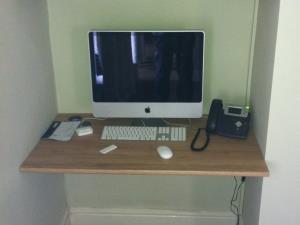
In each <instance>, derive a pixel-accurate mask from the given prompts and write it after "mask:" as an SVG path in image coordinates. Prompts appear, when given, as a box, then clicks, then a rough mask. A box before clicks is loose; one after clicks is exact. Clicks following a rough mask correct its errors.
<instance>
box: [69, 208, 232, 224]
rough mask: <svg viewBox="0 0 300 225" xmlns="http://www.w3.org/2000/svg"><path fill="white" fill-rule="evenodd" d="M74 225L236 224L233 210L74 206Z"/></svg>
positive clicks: (71, 213)
mask: <svg viewBox="0 0 300 225" xmlns="http://www.w3.org/2000/svg"><path fill="white" fill-rule="evenodd" d="M70 220H71V224H72V225H182V224H184V225H231V224H232V225H234V224H235V223H236V217H235V216H234V215H233V214H232V213H231V212H184V211H175V210H148V209H147V210H146V209H90V208H72V209H71V210H70Z"/></svg>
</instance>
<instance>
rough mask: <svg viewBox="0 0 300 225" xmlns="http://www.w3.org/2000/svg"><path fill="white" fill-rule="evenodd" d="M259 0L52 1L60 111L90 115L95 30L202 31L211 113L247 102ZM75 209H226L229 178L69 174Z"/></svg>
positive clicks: (69, 191) (70, 198) (207, 101)
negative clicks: (216, 105) (215, 107)
mask: <svg viewBox="0 0 300 225" xmlns="http://www.w3.org/2000/svg"><path fill="white" fill-rule="evenodd" d="M256 4H257V0H88V1H83V0H48V7H49V23H50V39H51V45H52V55H53V64H54V71H55V81H56V90H57V101H58V110H59V112H91V103H90V99H91V96H90V82H89V77H90V74H89V56H88V42H87V32H88V31H89V30H91V29H128V30H130V29H135V30H136V29H143V30H145V29H174V30H175V29H203V30H205V32H206V52H205V57H206V58H205V88H204V96H205V97H204V100H205V111H206V112H207V111H208V108H209V104H210V100H211V99H212V98H215V97H220V98H222V99H224V100H225V103H226V102H228V103H230V102H231V103H235V104H243V103H245V94H246V86H247V76H248V69H249V61H250V57H251V47H252V46H251V38H252V26H253V23H254V21H255V18H254V15H255V13H254V12H255V8H256ZM65 178H66V192H67V196H68V203H69V205H70V206H71V207H95V208H123V207H128V208H158V209H164V208H165V209H185V210H205V211H228V210H229V208H228V205H229V202H230V197H231V194H232V191H233V190H232V189H233V179H232V178H230V177H223V178H220V177H218V178H214V177H177V176H172V177H162V176H109V175H66V176H65Z"/></svg>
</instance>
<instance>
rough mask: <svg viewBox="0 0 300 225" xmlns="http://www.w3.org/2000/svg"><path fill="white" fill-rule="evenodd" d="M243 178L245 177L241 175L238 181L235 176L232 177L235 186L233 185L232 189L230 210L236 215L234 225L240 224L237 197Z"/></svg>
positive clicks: (238, 199) (243, 181) (238, 200)
mask: <svg viewBox="0 0 300 225" xmlns="http://www.w3.org/2000/svg"><path fill="white" fill-rule="evenodd" d="M245 180H246V177H241V181H240V183H238V180H237V178H236V177H234V181H235V186H234V191H233V194H232V198H231V201H230V210H231V212H232V213H233V214H234V215H236V217H237V219H236V225H240V216H241V214H240V198H239V196H240V191H241V187H242V186H243V184H244V183H245Z"/></svg>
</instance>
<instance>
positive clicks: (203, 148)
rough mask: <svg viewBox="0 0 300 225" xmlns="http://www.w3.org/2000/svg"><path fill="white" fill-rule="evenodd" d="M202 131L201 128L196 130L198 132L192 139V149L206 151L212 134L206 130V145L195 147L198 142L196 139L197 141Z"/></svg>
mask: <svg viewBox="0 0 300 225" xmlns="http://www.w3.org/2000/svg"><path fill="white" fill-rule="evenodd" d="M200 131H201V128H198V130H197V132H196V134H195V136H194V138H193V140H192V143H191V149H192V150H193V151H198V152H200V151H204V150H205V149H206V147H207V146H208V144H209V140H210V134H209V132H206V140H205V143H204V145H203V146H201V147H200V148H197V147H195V144H196V141H197V139H198V137H199V134H200Z"/></svg>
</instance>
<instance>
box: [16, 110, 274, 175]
mask: <svg viewBox="0 0 300 225" xmlns="http://www.w3.org/2000/svg"><path fill="white" fill-rule="evenodd" d="M69 116H70V115H69V114H61V115H59V116H58V117H57V120H66V118H68V117H69ZM85 116H86V115H85ZM90 121H91V123H92V126H93V128H94V134H93V135H88V136H82V137H78V136H76V135H74V137H73V139H72V140H71V141H68V142H59V141H53V140H41V141H40V142H39V143H38V144H37V146H36V147H35V148H34V149H33V151H32V152H31V153H30V155H29V156H28V157H27V159H26V160H25V161H24V162H23V164H22V165H21V167H20V170H21V171H24V172H39V173H80V174H144V175H197V176H257V177H262V176H268V175H269V171H268V168H267V166H266V163H265V161H264V159H263V157H262V154H261V152H260V150H259V147H258V144H257V142H256V139H255V137H254V135H253V134H252V133H251V134H250V135H249V137H248V139H247V140H237V139H229V138H225V137H220V136H217V135H212V136H211V141H210V144H209V146H208V148H207V149H206V150H205V151H204V152H193V151H191V150H190V143H191V141H192V138H193V136H194V134H195V132H196V129H197V128H198V127H199V126H200V127H204V126H205V120H203V119H202V120H200V119H192V120H191V124H192V125H191V127H190V128H188V129H187V141H186V142H162V141H149V142H146V141H110V140H105V141H104V140H100V138H99V136H100V133H101V131H102V127H103V125H112V124H115V125H128V123H129V122H128V120H127V119H107V120H104V121H100V120H90ZM168 121H170V122H175V121H176V122H179V123H188V120H184V119H182V120H168ZM200 141H201V143H203V142H204V131H202V135H201V139H200ZM111 144H115V145H117V146H118V149H116V150H114V151H112V152H110V153H108V154H105V155H104V154H100V153H99V150H100V149H102V148H104V147H107V146H109V145H111ZM160 145H167V146H169V147H170V148H171V149H172V150H173V153H174V156H173V157H172V158H171V159H169V160H164V159H161V158H160V157H159V156H158V154H157V152H156V148H157V147H158V146H160Z"/></svg>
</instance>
